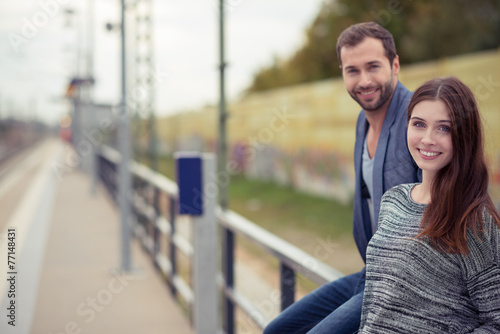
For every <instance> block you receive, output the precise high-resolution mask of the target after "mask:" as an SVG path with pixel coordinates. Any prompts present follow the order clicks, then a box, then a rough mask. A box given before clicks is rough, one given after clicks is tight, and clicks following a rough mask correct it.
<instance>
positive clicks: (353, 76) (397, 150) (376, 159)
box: [264, 22, 421, 334]
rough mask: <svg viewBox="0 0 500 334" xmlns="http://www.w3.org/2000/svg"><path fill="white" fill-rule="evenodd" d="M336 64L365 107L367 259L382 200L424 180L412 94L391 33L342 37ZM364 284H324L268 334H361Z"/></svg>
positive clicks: (360, 196) (360, 214) (361, 166)
mask: <svg viewBox="0 0 500 334" xmlns="http://www.w3.org/2000/svg"><path fill="white" fill-rule="evenodd" d="M337 57H338V60H339V63H340V68H341V69H342V77H343V79H344V83H345V86H346V89H347V91H348V93H349V95H350V96H351V97H352V98H353V99H354V100H355V101H356V102H358V104H359V105H360V106H361V107H362V108H363V110H361V112H360V114H359V116H358V121H357V125H356V142H355V147H354V168H355V191H354V206H353V208H354V209H353V210H354V211H353V235H354V240H355V242H356V245H357V247H358V250H359V252H360V254H361V257H362V258H363V260H366V247H367V245H368V241H369V240H370V238H371V237H372V235H373V234H374V232H375V230H376V228H377V219H378V214H379V207H380V199H381V197H382V195H383V193H384V192H385V191H387V190H388V189H390V188H392V187H393V186H395V185H398V184H401V183H410V182H418V181H419V180H420V178H421V177H420V175H421V173H420V172H419V171H418V167H417V165H416V164H415V163H414V161H413V159H412V157H411V155H410V153H409V151H408V148H407V145H406V128H407V124H406V113H407V107H408V103H409V101H410V98H411V92H410V91H408V89H406V88H405V87H404V86H403V85H402V84H401V83H400V82H399V81H398V74H399V69H400V68H399V58H398V56H397V54H396V47H395V45H394V39H393V37H392V35H391V33H390V32H388V31H387V30H386V29H384V28H383V27H381V26H380V25H378V24H376V23H372V22H368V23H360V24H356V25H353V26H351V27H349V28H347V29H346V30H344V31H343V32H342V34H341V35H340V36H339V38H338V40H337ZM364 280H365V269H363V270H362V271H360V272H358V273H355V274H352V275H349V276H346V277H343V278H340V279H338V280H336V281H334V282H330V283H328V284H325V285H324V286H322V287H320V288H318V289H317V290H315V291H313V292H311V293H310V294H308V295H307V296H305V297H304V298H302V299H301V300H299V301H297V302H296V303H295V304H293V305H291V306H290V307H288V308H287V309H286V310H284V311H283V312H282V313H281V314H280V315H279V316H278V317H277V318H276V319H274V320H273V321H272V322H271V323H270V324H269V325H268V326H267V327H266V329H265V330H264V333H265V334H271V333H273V334H277V333H314V334H317V333H335V334H344V333H346V334H351V333H355V332H357V330H358V327H359V322H360V317H361V305H362V301H363V291H364Z"/></svg>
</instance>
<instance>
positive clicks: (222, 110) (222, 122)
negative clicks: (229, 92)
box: [217, 0, 228, 210]
mask: <svg viewBox="0 0 500 334" xmlns="http://www.w3.org/2000/svg"><path fill="white" fill-rule="evenodd" d="M224 43H225V41H224V0H219V61H220V63H219V84H220V87H219V140H218V144H219V147H218V154H217V165H218V168H217V171H218V173H219V175H222V173H225V172H226V161H227V139H226V121H227V116H228V115H227V111H226V93H225V89H226V88H225V70H226V66H227V64H226V60H225V55H224V51H225V50H224ZM226 188H227V184H225V185H221V184H220V183H219V205H220V207H221V208H222V209H223V210H225V209H226V208H227V202H228V200H227V189H226Z"/></svg>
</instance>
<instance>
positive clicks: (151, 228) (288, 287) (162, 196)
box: [97, 147, 343, 334]
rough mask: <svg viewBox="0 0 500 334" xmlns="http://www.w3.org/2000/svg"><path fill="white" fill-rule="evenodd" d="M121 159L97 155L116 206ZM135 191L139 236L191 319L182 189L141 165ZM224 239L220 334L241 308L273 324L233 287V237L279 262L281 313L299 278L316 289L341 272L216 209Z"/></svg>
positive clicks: (104, 151) (260, 322) (111, 153)
mask: <svg viewBox="0 0 500 334" xmlns="http://www.w3.org/2000/svg"><path fill="white" fill-rule="evenodd" d="M119 163H120V154H119V153H118V152H117V151H115V150H113V149H111V148H109V147H102V148H101V149H100V150H99V151H98V152H97V168H98V175H99V177H100V180H101V181H102V182H103V184H104V186H105V188H106V189H107V190H108V192H109V193H110V195H111V197H112V198H113V199H114V200H115V201H116V200H117V198H118V194H117V191H118V188H117V178H118V177H117V171H118V164H119ZM130 171H131V175H132V179H133V190H132V193H131V194H129V200H130V203H131V206H132V213H133V214H134V218H135V219H133V220H132V221H134V225H133V226H132V228H133V231H134V234H135V236H136V237H137V238H138V239H139V240H140V242H141V244H142V246H143V248H144V249H145V251H146V252H147V253H148V254H149V256H150V257H151V260H152V262H153V263H154V265H155V266H156V267H157V268H158V270H159V272H160V273H161V275H162V276H163V277H164V278H165V280H166V282H167V284H168V285H169V286H170V289H171V292H172V294H173V295H174V296H175V297H176V298H179V297H180V299H181V300H183V301H184V303H185V304H187V306H188V310H189V311H190V317H191V320H192V318H193V315H192V311H191V310H192V309H193V306H194V303H196V300H195V296H194V292H193V288H192V285H191V284H190V281H192V280H190V279H187V280H186V279H185V278H183V277H182V275H181V274H180V273H179V270H178V257H179V252H181V253H183V254H184V255H185V256H187V257H188V258H190V259H192V257H193V252H194V249H195V248H194V247H193V245H192V243H191V241H190V238H189V237H186V236H185V235H183V234H182V233H179V232H178V231H177V221H178V220H179V218H180V217H179V215H178V214H177V212H178V208H177V206H178V188H177V185H176V183H175V182H173V181H172V180H170V179H168V178H166V177H164V176H163V175H161V174H159V173H157V172H154V171H152V170H150V169H148V168H147V167H145V166H143V165H140V164H138V163H135V162H132V163H131V164H130ZM213 210H215V211H216V217H217V221H218V225H219V227H220V230H221V238H222V243H221V245H222V249H221V250H220V251H221V254H222V260H221V266H220V267H221V272H220V273H219V275H218V277H217V281H218V283H219V286H220V289H221V291H222V293H221V295H222V305H221V306H222V312H223V313H222V331H223V332H225V333H227V334H233V333H235V327H236V326H235V307H238V308H240V309H241V310H242V311H243V312H244V313H245V314H246V315H247V316H249V317H250V318H251V319H252V320H253V322H254V323H255V324H256V325H257V326H258V327H259V328H261V329H263V328H264V327H265V326H266V325H267V323H268V321H269V320H270V319H267V318H266V316H265V315H264V314H263V313H262V312H261V311H260V310H259V309H258V308H257V307H256V306H255V305H254V304H253V303H252V301H251V300H250V299H249V298H248V296H245V295H244V294H243V293H242V292H241V291H239V290H238V289H236V288H235V272H234V268H235V256H234V252H235V236H236V235H240V236H243V237H244V238H246V239H247V240H249V241H250V242H252V243H253V244H256V245H258V246H260V247H261V248H262V249H264V250H265V251H266V253H268V254H269V255H270V256H273V257H276V258H277V259H278V260H279V263H280V265H279V272H280V296H281V297H280V298H281V300H280V309H281V310H283V309H285V308H286V307H287V306H289V305H290V304H292V303H293V302H294V301H295V291H296V274H297V273H301V274H302V275H303V276H305V277H306V278H308V279H310V280H311V281H313V282H315V283H317V284H320V285H321V284H324V283H327V282H330V281H332V280H335V279H337V278H339V277H341V276H343V274H342V273H340V272H339V271H337V270H335V269H333V268H331V267H330V266H328V265H326V264H325V263H323V262H322V261H320V260H318V259H316V258H314V257H313V256H312V255H310V254H308V253H306V252H304V251H302V250H300V249H299V248H297V247H295V246H294V245H292V244H290V243H288V242H287V241H285V240H283V239H281V238H279V237H277V236H276V235H274V234H272V233H270V232H268V231H266V230H265V229H263V228H261V227H259V226H257V225H256V224H255V223H253V222H251V221H249V220H248V219H246V218H245V217H242V216H241V215H239V214H237V213H235V212H233V211H230V210H226V211H222V210H221V209H220V208H219V207H214V208H213Z"/></svg>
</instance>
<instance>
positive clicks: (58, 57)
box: [0, 0, 325, 124]
mask: <svg viewBox="0 0 500 334" xmlns="http://www.w3.org/2000/svg"><path fill="white" fill-rule="evenodd" d="M93 1H94V4H93V6H94V11H93V12H94V15H93V16H91V15H89V10H88V8H89V5H88V4H89V3H90V2H89V1H88V0H18V1H7V0H0V118H6V117H17V118H18V119H22V120H31V119H37V120H40V121H43V122H46V123H49V124H52V123H56V122H57V121H58V120H59V119H60V118H61V117H62V116H63V115H65V114H66V113H67V112H68V110H69V103H68V101H67V100H65V99H64V98H63V96H64V93H65V89H66V86H67V84H68V82H69V80H70V78H71V77H72V76H73V75H74V74H75V73H77V71H78V73H79V75H80V76H84V75H85V74H86V73H88V66H86V65H87V64H91V66H90V67H91V68H92V69H93V70H92V72H93V74H94V77H95V80H96V82H95V86H94V91H93V95H94V100H95V102H96V103H102V104H112V105H113V104H116V103H118V101H119V100H120V87H121V72H120V68H121V67H120V64H121V57H120V56H121V53H120V50H121V49H120V47H121V46H120V34H119V31H117V30H112V31H108V30H106V29H105V25H106V23H112V24H117V23H119V20H120V1H119V0H93ZM324 1H325V0H307V1H298V0H224V6H225V17H226V24H225V27H226V29H225V45H226V52H225V53H226V62H227V63H228V67H227V71H226V95H227V98H228V100H234V99H237V98H238V97H239V96H240V95H241V93H242V91H243V90H244V89H245V88H246V87H248V86H249V85H250V83H251V80H252V78H253V74H254V73H255V72H256V71H257V70H258V69H259V68H261V67H264V66H267V65H269V64H270V63H271V62H272V60H273V58H274V57H275V56H278V57H282V58H285V57H287V56H290V55H291V54H293V52H294V51H295V50H296V49H297V48H299V47H300V46H301V45H302V44H303V42H304V38H305V33H304V31H305V28H307V27H308V26H309V25H310V24H311V22H312V21H313V19H314V18H315V17H316V15H317V13H318V11H319V9H320V7H321V4H322V2H324ZM130 2H132V1H128V2H127V3H130ZM217 6H218V1H217V0H182V1H178V0H177V1H167V0H153V12H154V14H153V22H154V26H155V28H154V41H155V43H154V48H155V52H154V58H153V59H154V63H155V68H154V69H151V73H152V75H153V77H154V78H155V80H156V81H155V82H156V84H155V86H156V90H155V97H156V99H155V105H156V110H157V114H158V115H159V116H164V115H169V114H173V113H177V112H182V111H186V110H192V109H197V108H200V107H202V106H203V105H205V104H217V103H218V96H219V92H218V89H219V79H218V78H219V74H218V64H219V30H218V15H217V11H218V7H217ZM68 10H70V11H71V12H72V14H68ZM91 12H92V11H91ZM89 22H92V23H91V24H89ZM89 26H90V27H91V29H89ZM89 32H93V33H89ZM89 36H90V38H89ZM89 45H93V47H90V46H89ZM89 50H93V52H90V51H89ZM133 52H134V50H132V49H128V50H127V57H128V58H129V61H130V59H132V58H131V57H132V55H133ZM129 68H130V67H129V66H127V69H129ZM77 69H78V70H77ZM132 88H133V87H131V86H129V89H132Z"/></svg>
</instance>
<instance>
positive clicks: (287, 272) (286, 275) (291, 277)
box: [280, 262, 295, 311]
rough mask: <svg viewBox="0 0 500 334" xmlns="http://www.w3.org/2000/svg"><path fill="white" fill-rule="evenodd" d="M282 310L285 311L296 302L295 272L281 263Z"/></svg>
mask: <svg viewBox="0 0 500 334" xmlns="http://www.w3.org/2000/svg"><path fill="white" fill-rule="evenodd" d="M280 289H281V310H282V311H283V310H284V309H286V308H287V307H288V306H290V305H292V304H293V302H294V301H295V271H294V270H293V269H292V268H290V267H289V266H287V265H286V264H284V263H283V262H280Z"/></svg>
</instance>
